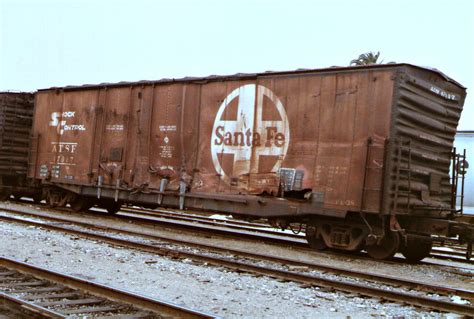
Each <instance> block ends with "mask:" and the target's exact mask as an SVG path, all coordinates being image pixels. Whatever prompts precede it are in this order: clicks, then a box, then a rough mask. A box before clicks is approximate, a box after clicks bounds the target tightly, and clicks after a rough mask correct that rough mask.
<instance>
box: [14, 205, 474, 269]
mask: <svg viewBox="0 0 474 319" xmlns="http://www.w3.org/2000/svg"><path fill="white" fill-rule="evenodd" d="M21 202H23V203H25V202H26V203H28V204H31V202H30V201H21ZM43 207H47V206H46V205H43ZM91 212H93V213H101V214H103V215H110V214H108V213H106V212H105V210H103V209H100V208H92V209H91ZM85 214H87V213H85ZM114 216H115V217H116V218H126V219H130V220H133V221H135V222H138V223H152V224H158V225H162V226H168V227H173V228H177V229H183V230H192V231H193V232H195V231H198V232H201V233H212V234H218V235H223V236H226V237H235V238H237V239H239V238H246V239H252V240H260V241H264V242H268V243H275V244H279V245H285V246H291V247H298V248H308V249H309V246H308V244H307V242H306V239H305V237H304V235H301V234H294V233H288V232H282V231H279V230H276V229H275V228H273V227H270V226H269V225H266V224H260V223H250V222H245V221H234V220H225V221H223V220H219V219H216V218H213V217H206V216H204V215H201V216H200V215H195V214H189V213H184V212H181V211H180V212H172V211H169V210H164V209H158V210H150V209H144V208H130V207H122V209H121V210H120V211H119V212H118V213H117V214H115V215H114ZM216 227H218V228H216ZM434 245H436V243H435V244H434ZM439 247H448V248H449V246H439ZM330 253H333V254H347V252H342V253H341V252H337V251H333V250H331V251H330ZM465 254H466V251H465V249H464V250H459V249H458V250H456V251H449V250H444V249H440V248H436V247H433V249H432V252H431V254H430V256H429V257H430V258H434V259H440V260H450V261H456V262H459V263H466V264H470V265H472V264H474V260H466V259H465ZM353 256H354V254H353ZM359 256H364V254H359ZM393 259H394V260H396V261H402V262H404V261H405V259H403V258H397V257H394V258H393ZM422 263H423V262H422ZM424 263H426V262H424Z"/></svg>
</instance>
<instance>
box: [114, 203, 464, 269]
mask: <svg viewBox="0 0 474 319" xmlns="http://www.w3.org/2000/svg"><path fill="white" fill-rule="evenodd" d="M120 211H121V212H125V213H131V214H133V215H142V216H150V217H157V218H165V219H172V220H179V221H185V222H186V221H188V222H198V223H200V224H204V225H212V226H218V227H225V228H229V229H235V230H244V231H249V232H256V233H260V234H268V235H272V236H279V237H281V238H285V237H286V238H288V239H290V240H292V239H296V240H305V237H304V236H302V235H298V234H290V233H283V232H279V231H276V230H272V229H271V227H265V226H264V225H256V224H252V223H248V224H247V223H245V222H240V221H227V220H220V219H215V218H211V217H206V216H196V215H191V214H185V213H181V212H179V213H173V212H168V211H162V210H153V211H150V210H148V209H140V208H129V207H124V208H122V209H121V210H120ZM444 247H446V246H444ZM448 248H450V247H449V246H448ZM465 255H466V252H465V251H446V250H441V249H437V248H433V249H432V253H431V254H430V257H432V258H436V259H446V260H452V259H453V257H454V258H455V259H456V260H457V259H461V260H462V262H467V263H470V261H465V258H464V257H465ZM457 257H461V258H457Z"/></svg>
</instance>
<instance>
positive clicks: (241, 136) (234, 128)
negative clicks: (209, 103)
mask: <svg viewBox="0 0 474 319" xmlns="http://www.w3.org/2000/svg"><path fill="white" fill-rule="evenodd" d="M264 97H267V98H268V99H269V100H270V101H271V104H273V105H271V104H270V107H275V108H276V110H277V111H278V113H279V115H280V118H281V120H264V119H263V118H262V117H263V108H264V105H266V106H265V107H269V106H268V105H269V104H268V103H267V104H264V103H263V102H264ZM237 98H238V108H237V120H236V121H230V120H223V119H222V117H223V114H224V111H225V109H226V108H227V106H228V105H229V104H231V102H232V101H233V100H234V99H237ZM289 142H290V130H289V124H288V118H287V115H286V111H285V108H284V107H283V104H282V103H281V101H280V99H279V98H278V97H277V96H276V95H275V94H274V93H273V92H272V91H271V90H269V89H268V88H266V87H264V86H262V85H255V84H247V85H243V86H241V87H239V88H237V89H235V90H234V91H232V92H231V93H230V94H229V95H228V96H227V97H226V98H225V100H224V101H223V102H222V104H221V105H220V107H219V111H218V112H217V115H216V119H215V120H214V127H213V129H212V137H211V153H212V161H213V163H214V167H215V169H216V171H217V172H218V173H219V174H220V176H221V179H222V180H223V181H225V182H226V183H228V184H230V178H229V176H232V177H238V176H239V175H243V174H248V173H258V172H259V171H258V167H259V160H260V157H261V156H274V157H275V158H276V160H275V164H274V166H273V168H272V170H271V172H274V173H276V172H277V171H278V169H279V168H280V166H281V163H282V162H283V159H284V158H285V156H286V152H287V151H288V144H289ZM220 154H231V155H233V158H234V159H233V169H232V171H231V172H225V171H224V170H223V168H222V166H221V163H220V160H219V155H220Z"/></svg>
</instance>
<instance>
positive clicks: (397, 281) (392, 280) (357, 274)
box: [0, 210, 474, 298]
mask: <svg viewBox="0 0 474 319" xmlns="http://www.w3.org/2000/svg"><path fill="white" fill-rule="evenodd" d="M11 212H13V213H16V214H20V215H27V216H30V217H39V218H42V219H46V220H50V221H53V222H59V223H73V224H74V225H80V226H82V227H87V228H92V229H96V230H99V231H107V232H110V231H113V232H117V233H120V234H126V235H131V236H138V237H143V238H146V239H149V240H161V241H166V242H169V243H173V244H178V245H184V246H191V247H195V248H198V249H203V250H208V251H212V252H216V253H229V254H235V255H239V256H242V257H248V258H254V259H258V260H263V261H269V262H277V263H280V264H283V265H294V266H301V267H308V268H312V269H314V270H320V271H324V272H331V273H334V274H343V275H346V276H350V277H353V278H359V279H367V280H372V281H377V282H380V283H384V284H393V285H397V286H404V287H406V288H410V289H414V288H416V289H420V288H422V289H425V290H426V291H431V292H435V293H440V292H441V293H446V294H456V295H459V296H461V297H466V298H472V297H473V293H474V291H468V290H463V289H455V288H450V287H446V286H441V285H430V284H427V283H423V282H420V281H413V280H411V281H408V280H403V279H401V278H396V277H392V276H387V275H376V274H371V273H366V272H362V271H356V270H349V269H346V268H340V267H335V266H327V265H324V264H321V263H316V262H303V261H300V260H294V259H291V258H283V257H276V256H273V255H267V254H263V253H258V254H257V253H252V252H248V251H243V250H240V249H232V248H223V247H219V246H215V245H209V244H202V243H197V242H193V241H188V240H180V239H175V238H171V237H168V236H162V235H156V234H149V233H144V232H138V231H131V230H126V229H123V228H117V227H112V226H110V225H108V226H100V225H98V224H95V223H88V222H80V221H77V220H71V219H68V218H61V217H53V216H48V215H44V214H42V213H30V212H22V211H15V210H12V211H11ZM2 219H4V220H6V221H11V222H20V223H25V224H28V225H31V226H37V227H43V228H47V229H50V230H58V226H57V225H49V224H44V223H38V222H34V221H23V220H19V219H16V218H12V217H7V216H1V215H0V220H2ZM59 230H60V231H61V229H59Z"/></svg>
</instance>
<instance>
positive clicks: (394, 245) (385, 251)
mask: <svg viewBox="0 0 474 319" xmlns="http://www.w3.org/2000/svg"><path fill="white" fill-rule="evenodd" d="M399 247H400V236H399V235H398V233H397V232H392V231H390V232H388V233H386V234H385V236H384V237H383V238H382V240H381V241H380V242H379V243H376V244H374V245H369V246H366V247H365V250H366V251H367V253H368V254H369V256H370V257H372V258H374V259H389V258H392V257H393V255H395V253H396V252H397V251H398V248H399Z"/></svg>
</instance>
